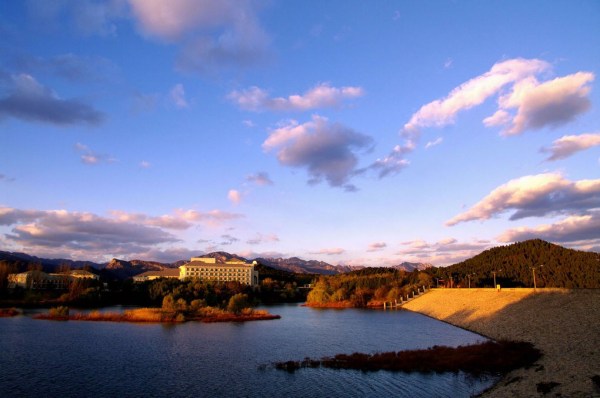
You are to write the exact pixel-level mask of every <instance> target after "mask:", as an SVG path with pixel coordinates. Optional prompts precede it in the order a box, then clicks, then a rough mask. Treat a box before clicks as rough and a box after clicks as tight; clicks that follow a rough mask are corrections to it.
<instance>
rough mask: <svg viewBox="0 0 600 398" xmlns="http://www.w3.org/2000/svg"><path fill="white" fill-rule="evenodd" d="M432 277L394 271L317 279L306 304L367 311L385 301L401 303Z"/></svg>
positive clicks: (419, 273)
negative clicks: (356, 308)
mask: <svg viewBox="0 0 600 398" xmlns="http://www.w3.org/2000/svg"><path fill="white" fill-rule="evenodd" d="M431 283H432V278H431V275H429V274H428V273H427V272H423V271H413V272H406V271H402V270H396V269H393V268H365V269H362V270H359V271H353V272H349V273H346V274H339V275H331V276H320V277H318V278H317V279H315V280H314V282H313V286H312V290H311V291H310V293H309V294H308V297H307V300H306V303H307V305H309V306H316V307H320V306H323V307H337V306H339V307H367V306H369V305H376V304H377V305H378V304H379V303H380V302H384V301H392V302H393V301H396V300H397V301H400V300H401V299H406V298H407V297H408V296H409V295H410V294H411V293H412V292H414V291H416V290H417V289H418V288H420V287H423V286H427V287H428V286H430V285H431Z"/></svg>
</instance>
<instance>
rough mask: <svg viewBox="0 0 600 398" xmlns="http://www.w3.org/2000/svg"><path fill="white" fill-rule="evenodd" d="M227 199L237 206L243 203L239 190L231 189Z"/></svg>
mask: <svg viewBox="0 0 600 398" xmlns="http://www.w3.org/2000/svg"><path fill="white" fill-rule="evenodd" d="M227 199H229V200H230V201H231V203H233V204H235V205H237V204H239V203H240V202H241V201H242V194H241V192H240V191H238V190H235V189H230V190H229V192H227Z"/></svg>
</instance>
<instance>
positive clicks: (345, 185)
mask: <svg viewBox="0 0 600 398" xmlns="http://www.w3.org/2000/svg"><path fill="white" fill-rule="evenodd" d="M598 21H600V2H598V1H595V0H590V1H584V0H577V1H572V0H565V1H560V0H558V1H551V2H549V1H535V0H531V1H511V0H509V1H446V0H435V1H383V0H382V1H358V0H330V1H319V2H316V1H315V2H305V1H299V0H290V1H276V0H260V1H258V0H257V1H250V0H249V1H244V0H239V1H238V0H170V1H162V0H106V1H95V0H57V1H52V2H50V1H45V0H32V1H4V2H1V3H0V37H2V40H0V250H6V251H19V252H26V253H28V254H32V255H37V256H41V257H51V258H71V259H75V260H89V261H98V262H103V261H108V260H110V259H111V258H113V257H117V258H120V259H145V260H155V261H163V262H170V261H176V260H182V259H188V258H190V257H192V256H198V255H201V254H203V253H208V252H212V251H227V252H229V253H233V254H237V255H240V256H243V257H246V258H256V257H259V256H262V257H292V256H297V257H300V258H303V259H307V260H308V259H314V260H322V261H326V262H328V263H331V264H343V265H367V266H390V265H394V264H399V263H401V262H404V261H412V262H426V263H431V264H433V265H436V266H444V265H449V264H453V263H455V262H458V261H461V260H463V259H465V258H469V257H471V256H473V255H475V254H478V253H479V252H481V251H483V250H485V249H487V248H490V247H494V246H498V245H505V244H510V243H512V242H517V241H523V240H526V239H532V238H540V239H544V240H548V241H551V242H554V243H557V244H560V245H563V246H566V247H571V248H576V249H580V250H590V251H600V122H599V120H600V110H599V108H598V107H599V106H600V90H599V89H598V87H597V85H598V82H597V74H598V73H600V23H598Z"/></svg>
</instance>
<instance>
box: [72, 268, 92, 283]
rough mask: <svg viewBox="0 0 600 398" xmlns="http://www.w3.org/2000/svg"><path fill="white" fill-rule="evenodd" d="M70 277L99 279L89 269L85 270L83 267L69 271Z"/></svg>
mask: <svg viewBox="0 0 600 398" xmlns="http://www.w3.org/2000/svg"><path fill="white" fill-rule="evenodd" d="M69 276H70V277H71V278H75V279H93V280H95V281H97V280H100V277H99V276H98V275H96V274H94V273H92V272H90V271H86V270H84V269H76V270H73V271H71V273H70V274H69Z"/></svg>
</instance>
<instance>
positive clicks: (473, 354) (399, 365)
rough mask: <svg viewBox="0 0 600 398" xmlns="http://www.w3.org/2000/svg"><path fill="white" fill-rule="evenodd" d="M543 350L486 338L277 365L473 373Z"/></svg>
mask: <svg viewBox="0 0 600 398" xmlns="http://www.w3.org/2000/svg"><path fill="white" fill-rule="evenodd" d="M540 357H541V352H540V351H539V350H538V349H537V348H535V347H534V346H533V344H531V343H526V342H515V341H497V342H496V341H487V342H484V343H480V344H474V345H467V346H460V347H446V346H434V347H431V348H428V349H425V350H408V351H398V352H383V353H376V354H363V353H354V354H338V355H336V356H334V357H324V358H321V359H310V358H305V359H304V360H302V361H287V362H276V363H275V364H274V366H275V368H276V369H279V370H285V371H288V372H295V371H296V370H299V369H302V368H318V367H324V368H332V369H353V370H361V371H378V370H388V371H395V372H407V373H410V372H421V373H429V372H437V373H441V372H458V371H463V372H466V373H469V374H473V375H480V374H483V373H493V374H497V373H501V374H504V373H507V372H509V371H511V370H513V369H518V368H521V367H526V366H531V365H532V364H533V363H534V362H536V361H537V360H538V359H539V358H540Z"/></svg>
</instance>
